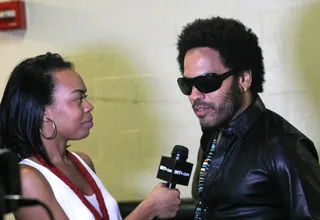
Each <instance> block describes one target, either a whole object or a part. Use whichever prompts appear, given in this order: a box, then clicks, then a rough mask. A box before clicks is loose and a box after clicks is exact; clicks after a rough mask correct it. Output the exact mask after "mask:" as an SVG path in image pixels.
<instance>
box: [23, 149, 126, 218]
mask: <svg viewBox="0 0 320 220" xmlns="http://www.w3.org/2000/svg"><path fill="white" fill-rule="evenodd" d="M72 154H73V155H75V156H76V157H77V159H78V160H79V161H80V162H81V163H82V165H83V166H84V167H85V168H86V169H87V170H88V172H89V173H90V175H91V176H92V178H93V179H94V180H95V182H96V183H97V185H98V187H99V189H100V190H101V193H102V196H103V198H104V202H105V204H106V207H107V210H108V214H109V219H110V220H122V217H121V215H120V211H119V207H118V203H117V202H116V200H115V199H114V198H113V197H112V196H111V195H110V193H109V192H108V191H107V189H106V188H105V187H104V186H103V184H102V182H101V181H100V179H99V178H98V176H97V175H96V174H95V173H94V172H93V171H92V170H91V168H90V167H88V165H87V164H86V163H85V162H84V161H83V160H82V159H81V158H80V157H79V156H78V155H77V154H75V153H72ZM20 164H26V165H29V166H32V167H34V168H36V169H37V170H39V171H40V172H41V173H42V175H43V176H44V177H45V178H46V179H47V181H48V182H49V184H50V186H51V188H52V190H53V193H54V196H55V198H56V199H57V201H58V203H59V204H60V206H61V207H62V209H63V210H64V212H65V213H66V215H67V216H68V218H69V219H70V220H94V219H95V218H94V216H93V215H92V213H91V212H90V210H89V209H88V208H87V207H86V206H85V205H84V204H83V203H82V201H81V200H80V199H79V197H78V196H77V195H76V194H75V193H74V192H73V191H72V190H71V189H70V188H69V186H67V185H66V184H65V183H64V182H63V181H62V180H60V178H58V177H57V176H56V175H55V174H54V173H52V172H51V171H50V170H49V169H47V168H46V167H44V166H42V165H40V164H38V163H35V162H33V161H32V160H29V159H24V160H22V161H20ZM85 197H86V198H87V199H88V201H89V202H90V203H91V204H92V205H93V206H94V207H95V208H96V209H97V211H98V212H99V213H100V214H101V211H100V208H99V204H98V201H97V198H96V195H92V196H85Z"/></svg>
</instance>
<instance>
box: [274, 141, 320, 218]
mask: <svg viewBox="0 0 320 220" xmlns="http://www.w3.org/2000/svg"><path fill="white" fill-rule="evenodd" d="M270 172H271V176H272V179H273V181H275V182H276V184H277V186H278V187H279V189H280V191H281V192H282V198H284V203H285V205H286V207H287V210H289V212H290V213H288V214H289V216H290V219H320V166H319V162H318V155H317V151H316V149H315V147H314V145H313V143H312V142H311V141H310V140H308V139H307V138H304V137H301V136H300V137H297V135H284V136H283V137H281V138H278V139H277V141H276V144H275V148H274V151H273V153H272V156H271V171H270Z"/></svg>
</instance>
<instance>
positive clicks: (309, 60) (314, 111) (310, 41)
mask: <svg viewBox="0 0 320 220" xmlns="http://www.w3.org/2000/svg"><path fill="white" fill-rule="evenodd" d="M299 15H300V17H299V19H298V22H296V23H295V24H293V26H292V27H291V28H292V31H293V32H294V33H295V34H294V35H293V36H294V42H293V43H294V44H293V51H292V54H293V64H294V68H296V69H297V70H296V72H297V74H299V76H298V82H299V84H298V86H301V87H304V88H305V91H306V94H307V96H306V97H307V99H308V101H307V103H306V104H307V105H308V106H307V107H305V109H306V111H305V112H304V113H303V114H305V116H306V118H308V119H309V120H308V119H307V120H308V121H309V122H308V123H309V126H308V130H310V131H311V132H314V133H313V139H314V142H315V144H316V147H317V149H318V152H319V153H320V147H319V144H320V137H319V134H318V131H319V127H320V121H319V119H320V117H319V115H320V102H319V97H320V86H319V80H320V72H319V71H320V56H319V53H320V41H319V39H320V25H319V22H320V2H319V1H314V2H313V3H309V4H306V6H305V7H304V8H303V9H302V11H301V12H299ZM303 83H305V84H303ZM317 144H318V146H317Z"/></svg>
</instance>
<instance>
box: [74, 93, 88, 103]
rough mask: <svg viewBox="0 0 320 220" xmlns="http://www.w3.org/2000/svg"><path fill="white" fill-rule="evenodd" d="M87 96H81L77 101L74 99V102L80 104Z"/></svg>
mask: <svg viewBox="0 0 320 220" xmlns="http://www.w3.org/2000/svg"><path fill="white" fill-rule="evenodd" d="M87 96H88V95H83V96H81V97H79V98H78V99H76V101H78V102H82V100H83V99H85V98H87Z"/></svg>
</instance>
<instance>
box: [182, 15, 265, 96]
mask: <svg viewBox="0 0 320 220" xmlns="http://www.w3.org/2000/svg"><path fill="white" fill-rule="evenodd" d="M199 47H209V48H212V49H214V50H217V51H218V52H219V54H220V57H221V60H222V62H223V64H224V65H225V66H226V67H228V68H230V69H233V68H238V69H242V70H244V71H249V70H250V71H251V72H252V85H251V91H252V92H253V93H254V94H256V93H259V92H263V83H264V74H265V71H264V64H263V56H262V50H261V48H260V46H259V43H258V38H257V36H256V35H255V34H254V33H253V32H252V31H251V29H248V28H247V27H245V26H244V25H243V24H242V23H241V22H240V21H238V20H235V19H228V18H221V17H211V18H209V19H197V20H195V21H193V22H192V23H189V24H187V25H186V26H185V27H184V28H183V30H182V32H181V34H180V35H179V36H178V43H177V49H178V57H177V61H178V63H179V68H180V71H181V73H182V74H183V73H184V57H185V55H186V53H187V52H188V50H190V49H193V48H199Z"/></svg>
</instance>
